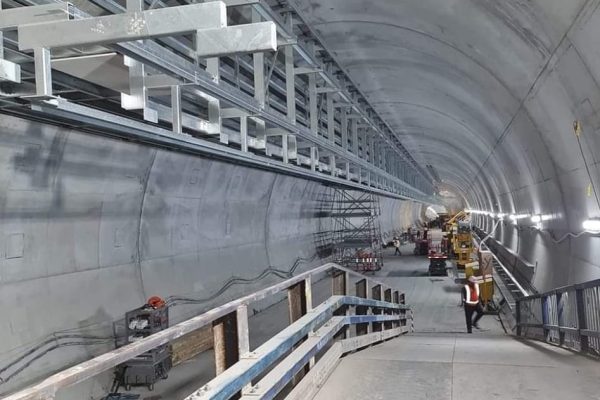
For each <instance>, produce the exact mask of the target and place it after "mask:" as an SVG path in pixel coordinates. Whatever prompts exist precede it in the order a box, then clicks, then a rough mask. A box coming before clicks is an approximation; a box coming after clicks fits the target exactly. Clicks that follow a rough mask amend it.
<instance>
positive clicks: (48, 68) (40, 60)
mask: <svg viewBox="0 0 600 400" xmlns="http://www.w3.org/2000/svg"><path fill="white" fill-rule="evenodd" d="M33 59H34V64H35V92H36V94H37V95H38V96H52V65H51V59H50V50H49V49H43V48H39V49H35V50H34V51H33Z"/></svg>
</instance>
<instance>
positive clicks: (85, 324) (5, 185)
mask: <svg viewBox="0 0 600 400" xmlns="http://www.w3.org/2000/svg"><path fill="white" fill-rule="evenodd" d="M0 127H1V131H2V135H0V165H1V168H0V215H1V216H2V224H0V289H1V290H0V303H2V304H3V307H4V310H5V314H4V316H5V318H2V319H1V321H0V331H1V332H2V343H1V344H0V368H1V367H3V366H4V365H6V364H8V363H9V362H10V361H11V360H14V359H15V358H16V357H18V356H19V355H20V354H22V352H23V351H25V350H26V349H29V348H32V347H35V346H36V345H37V344H39V343H40V341H42V340H43V339H44V338H47V337H48V335H50V334H52V333H53V332H57V331H65V330H67V332H66V333H68V334H75V335H94V336H99V337H106V338H107V340H106V341H103V342H101V343H96V344H95V345H93V346H83V347H78V346H69V347H65V348H61V349H58V350H55V351H52V352H50V353H48V354H47V355H46V356H45V357H44V358H43V359H41V360H40V361H38V362H34V363H32V364H31V366H29V367H28V368H27V369H26V370H25V371H24V373H23V374H21V375H18V376H16V377H15V378H13V379H12V380H10V381H8V382H7V383H4V384H2V385H0V393H1V394H5V393H7V392H8V391H12V390H14V389H15V388H17V387H20V386H22V385H23V384H24V382H26V381H27V382H29V381H33V380H36V379H39V378H41V377H43V376H46V375H48V374H49V373H50V372H53V371H56V370H59V369H61V367H62V368H64V367H65V366H66V365H72V364H74V363H76V362H79V361H83V360H86V359H88V358H90V357H91V356H93V355H98V354H100V353H103V352H105V351H107V350H110V349H111V348H112V343H113V341H112V340H111V339H110V337H111V336H112V334H113V330H112V323H113V321H117V320H120V319H121V318H123V315H124V313H125V311H127V310H130V309H133V308H135V307H139V306H140V305H141V304H143V303H144V302H145V301H146V300H147V298H148V297H149V296H151V295H159V296H163V297H166V296H169V295H182V296H186V297H191V298H199V299H206V301H204V302H202V303H201V304H198V305H181V306H178V307H175V308H173V309H172V312H171V319H172V321H173V322H176V321H180V320H182V319H183V318H186V317H189V316H192V315H195V314H197V313H199V312H200V311H202V310H205V309H208V308H211V307H213V306H215V305H218V304H222V303H224V302H226V301H228V300H231V299H234V298H237V297H239V296H240V295H242V294H244V293H249V292H253V291H255V290H257V289H259V288H261V287H266V286H268V285H270V284H273V283H274V282H276V281H277V280H279V279H280V278H278V277H276V276H273V275H268V276H267V277H266V278H265V279H264V280H262V281H259V282H255V283H253V284H248V285H234V286H232V287H231V288H230V289H229V290H227V291H225V292H224V293H223V294H222V295H220V296H216V297H214V298H213V296H214V295H215V293H217V291H218V290H219V289H220V288H221V287H222V286H223V284H224V283H225V282H226V281H228V280H230V279H231V278H232V277H234V276H237V277H242V278H247V279H252V278H254V277H257V276H259V275H260V274H261V273H262V272H263V271H264V270H265V269H266V268H267V267H269V266H272V267H275V268H278V269H281V270H289V269H290V268H291V267H292V265H293V264H294V262H295V261H297V260H300V266H299V268H298V269H297V270H296V273H298V272H301V271H302V270H305V269H306V268H308V267H310V266H314V265H315V264H317V263H321V264H322V261H321V260H320V259H319V257H318V255H316V254H317V246H318V245H319V244H320V242H319V240H320V238H321V235H320V233H322V232H327V231H328V230H330V229H331V228H330V221H329V219H327V218H320V217H319V211H320V206H321V203H322V201H324V199H326V198H327V196H328V194H329V193H330V190H331V189H330V188H328V187H326V186H324V185H321V184H319V183H316V182H311V181H307V180H302V179H298V178H294V177H290V176H284V175H277V174H274V173H268V172H265V171H261V170H256V169H251V168H247V167H242V166H236V165H231V164H226V163H223V162H219V161H215V160H209V159H205V158H200V157H194V156H190V155H185V154H181V153H176V152H170V151H166V150H164V149H157V148H153V147H150V146H143V145H138V144H133V143H128V142H124V141H118V140H114V139H109V138H105V137H101V136H98V135H89V134H85V133H82V132H78V131H74V130H70V129H66V128H60V127H56V126H52V125H44V124H40V123H36V122H31V121H26V120H22V119H18V118H14V117H9V116H3V117H2V119H1V120H0ZM399 204H400V205H399ZM381 207H382V214H383V215H386V221H387V222H385V223H386V224H387V225H388V226H389V227H390V228H389V230H393V229H392V228H393V227H394V225H397V226H398V228H396V229H400V228H401V226H402V225H403V224H405V223H406V222H405V221H404V220H403V218H414V217H416V218H418V217H419V213H417V212H416V211H414V210H417V209H420V206H416V205H414V204H412V203H410V202H406V203H400V202H398V203H397V202H396V201H394V200H390V199H388V200H385V201H382V204H381ZM390 210H391V211H390ZM394 210H404V211H402V212H401V213H400V214H396V215H395V213H396V211H394ZM0 376H1V377H3V378H4V377H6V375H5V374H0ZM111 379H112V376H111V374H105V375H103V376H101V377H99V378H98V380H96V381H91V382H88V383H86V384H85V385H78V386H76V387H74V388H73V389H72V390H69V391H68V392H65V393H64V394H61V396H62V397H61V400H63V399H64V400H81V399H82V398H89V397H90V396H92V395H98V394H102V390H101V385H107V384H108V383H109V382H110V380H111Z"/></svg>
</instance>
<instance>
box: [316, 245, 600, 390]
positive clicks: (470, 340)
mask: <svg viewBox="0 0 600 400" xmlns="http://www.w3.org/2000/svg"><path fill="white" fill-rule="evenodd" d="M406 250H407V251H404V252H403V253H404V254H409V252H408V250H410V248H408V247H407V248H406ZM391 254H393V250H392V253H390V254H386V255H387V258H386V264H385V268H384V270H382V271H381V272H379V273H378V275H379V276H378V277H377V278H378V279H380V280H384V281H385V283H386V284H389V285H391V286H392V287H400V288H402V289H403V290H405V291H406V298H407V302H409V303H410V304H411V305H413V306H414V307H415V327H416V333H415V334H413V335H410V336H404V337H401V338H398V339H394V340H391V341H389V342H386V343H382V344H380V345H377V346H373V347H371V348H369V349H366V350H363V351H360V352H357V353H354V354H351V355H349V356H347V357H345V358H343V359H342V361H341V362H340V364H339V365H338V367H337V368H336V370H335V371H334V372H333V374H332V375H331V376H330V377H329V379H328V381H327V382H326V383H325V384H324V386H323V388H322V389H321V391H320V392H319V393H318V394H317V396H316V397H315V399H316V400H337V399H339V400H354V399H356V400H362V399H367V398H369V399H378V400H387V399H390V400H391V399H399V398H407V399H427V400H442V399H444V400H445V399H460V400H475V399H481V398H484V396H485V397H489V396H492V397H493V398H495V399H501V400H502V399H506V400H513V399H520V398H528V399H531V398H546V399H566V398H568V399H596V398H598V397H597V393H598V392H600V381H599V380H598V379H597V377H598V375H599V374H600V363H597V362H595V361H593V360H590V359H587V358H584V357H582V356H579V355H577V354H574V353H572V352H569V351H567V350H563V349H559V348H556V347H553V346H550V345H546V344H542V343H537V342H524V341H520V340H517V339H515V338H513V337H511V336H508V335H505V334H504V333H503V330H502V328H501V326H500V324H499V322H498V321H497V320H496V317H495V316H486V317H484V319H483V320H482V327H483V328H484V329H482V330H481V331H475V332H474V334H472V335H468V334H466V333H465V331H466V329H465V323H464V314H463V313H462V309H461V308H460V307H458V303H459V301H460V293H459V291H458V290H457V288H458V289H460V285H458V284H455V283H454V282H453V281H452V280H450V278H444V279H443V280H442V281H437V280H435V281H433V282H432V280H431V279H430V278H429V277H428V276H426V271H427V259H426V258H424V257H414V256H412V255H411V256H401V257H393V256H391ZM594 396H596V397H594Z"/></svg>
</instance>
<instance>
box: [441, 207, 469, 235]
mask: <svg viewBox="0 0 600 400" xmlns="http://www.w3.org/2000/svg"><path fill="white" fill-rule="evenodd" d="M468 216H469V214H467V213H466V212H465V211H460V212H458V213H456V214H455V215H454V216H453V217H452V218H450V219H449V220H448V221H447V222H446V223H445V224H444V232H452V231H453V228H454V227H455V225H457V224H458V223H459V222H461V221H464V220H465V219H466V218H467V217H468Z"/></svg>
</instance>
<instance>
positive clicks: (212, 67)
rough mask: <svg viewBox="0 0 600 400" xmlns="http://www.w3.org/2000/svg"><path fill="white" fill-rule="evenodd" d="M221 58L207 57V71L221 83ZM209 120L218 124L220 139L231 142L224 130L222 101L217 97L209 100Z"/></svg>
mask: <svg viewBox="0 0 600 400" xmlns="http://www.w3.org/2000/svg"><path fill="white" fill-rule="evenodd" d="M219 67H220V61H219V58H207V59H206V72H208V73H209V74H211V75H212V77H213V79H214V81H215V82H216V83H219V82H220V81H221V72H220V71H221V70H220V68H219ZM208 121H209V122H210V123H211V124H213V125H216V126H217V127H218V129H219V141H220V142H221V143H223V144H228V143H229V135H227V134H226V133H224V132H223V124H222V119H221V101H220V100H219V99H217V98H214V97H212V98H211V99H210V100H209V101H208Z"/></svg>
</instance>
